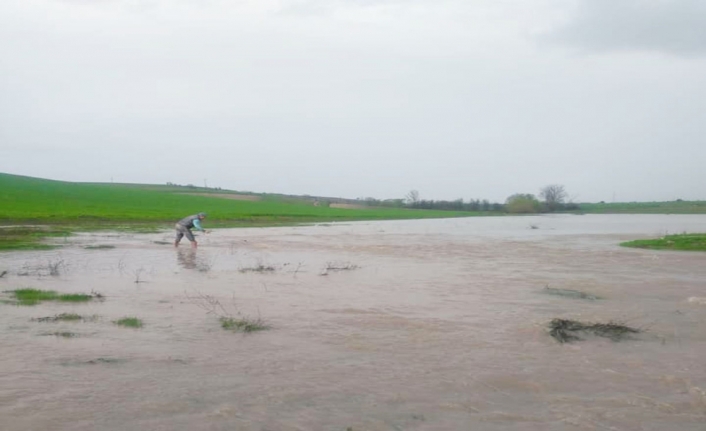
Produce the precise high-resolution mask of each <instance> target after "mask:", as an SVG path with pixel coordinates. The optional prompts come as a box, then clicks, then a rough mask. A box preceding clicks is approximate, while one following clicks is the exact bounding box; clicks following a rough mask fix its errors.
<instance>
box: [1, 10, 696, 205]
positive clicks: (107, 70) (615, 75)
mask: <svg viewBox="0 0 706 431" xmlns="http://www.w3.org/2000/svg"><path fill="white" fill-rule="evenodd" d="M705 137H706V1H702V0H505V1H502V0H406V1H405V0H239V1H235V0H232V1H226V0H198V1H197V0H93V1H91V0H2V1H0V172H8V173H14V174H21V175H29V176H37V177H43V178H51V179H59V180H68V181H102V182H109V181H111V179H112V180H113V181H115V182H132V183H158V184H163V183H166V182H174V183H179V184H188V183H191V184H195V185H203V184H204V182H206V183H207V184H208V185H209V186H220V187H223V188H229V189H235V190H246V191H255V192H272V193H292V194H311V195H323V196H334V197H335V196H338V197H347V198H356V197H368V196H369V197H374V198H378V199H386V198H402V197H403V196H404V195H405V194H406V193H408V192H409V191H410V190H412V189H416V190H418V191H419V193H420V197H421V198H423V199H457V198H463V199H470V198H474V199H475V198H478V199H484V198H485V199H489V200H491V201H504V200H505V198H507V197H508V196H509V195H511V194H513V193H535V194H536V193H538V191H539V189H540V188H541V187H542V186H544V185H547V184H563V185H564V186H565V188H566V190H567V191H568V192H569V194H570V195H571V196H572V197H573V198H574V199H575V200H576V201H601V200H605V201H612V200H613V199H615V200H618V201H633V200H637V201H645V200H673V199H677V198H681V199H706V139H705Z"/></svg>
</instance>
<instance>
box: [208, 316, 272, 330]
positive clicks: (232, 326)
mask: <svg viewBox="0 0 706 431" xmlns="http://www.w3.org/2000/svg"><path fill="white" fill-rule="evenodd" d="M220 321H221V327H222V328H223V329H226V330H229V331H233V332H246V333H248V332H255V331H264V330H266V329H270V326H269V325H267V324H266V323H265V322H264V321H263V320H262V319H260V318H257V319H249V318H246V317H242V318H237V319H236V318H233V317H221V318H220Z"/></svg>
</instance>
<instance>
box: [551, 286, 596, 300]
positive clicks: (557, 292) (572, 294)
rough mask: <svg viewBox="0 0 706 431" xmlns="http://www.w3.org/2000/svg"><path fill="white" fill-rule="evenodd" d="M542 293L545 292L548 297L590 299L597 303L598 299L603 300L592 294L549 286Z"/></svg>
mask: <svg viewBox="0 0 706 431" xmlns="http://www.w3.org/2000/svg"><path fill="white" fill-rule="evenodd" d="M542 292H544V293H546V294H548V295H556V296H565V297H567V298H576V299H588V300H589V301H596V300H598V299H601V298H600V297H599V296H596V295H591V294H590V293H586V292H581V291H579V290H572V289H557V288H554V287H549V286H547V287H545V288H544V290H543V291H542Z"/></svg>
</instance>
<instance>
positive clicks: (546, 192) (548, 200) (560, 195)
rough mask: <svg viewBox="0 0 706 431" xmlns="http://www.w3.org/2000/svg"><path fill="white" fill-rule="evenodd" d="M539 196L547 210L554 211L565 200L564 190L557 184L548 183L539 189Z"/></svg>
mask: <svg viewBox="0 0 706 431" xmlns="http://www.w3.org/2000/svg"><path fill="white" fill-rule="evenodd" d="M539 196H540V197H541V198H542V199H544V204H545V205H546V207H547V210H549V211H556V210H558V209H560V208H561V207H562V205H563V204H564V202H565V201H566V197H567V194H566V190H564V186H562V185H559V184H550V185H548V186H545V187H543V188H542V190H540V192H539Z"/></svg>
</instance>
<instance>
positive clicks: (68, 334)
mask: <svg viewBox="0 0 706 431" xmlns="http://www.w3.org/2000/svg"><path fill="white" fill-rule="evenodd" d="M42 335H53V336H55V337H62V338H76V337H78V334H76V333H75V332H69V331H57V332H47V333H44V334H42Z"/></svg>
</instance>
